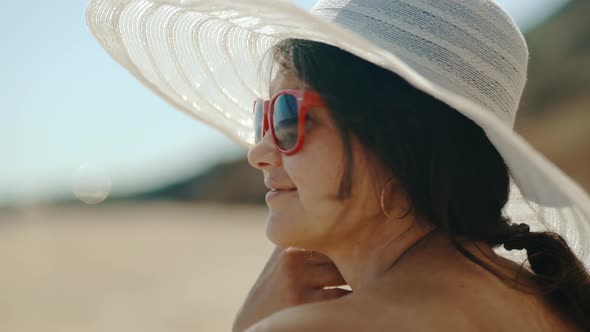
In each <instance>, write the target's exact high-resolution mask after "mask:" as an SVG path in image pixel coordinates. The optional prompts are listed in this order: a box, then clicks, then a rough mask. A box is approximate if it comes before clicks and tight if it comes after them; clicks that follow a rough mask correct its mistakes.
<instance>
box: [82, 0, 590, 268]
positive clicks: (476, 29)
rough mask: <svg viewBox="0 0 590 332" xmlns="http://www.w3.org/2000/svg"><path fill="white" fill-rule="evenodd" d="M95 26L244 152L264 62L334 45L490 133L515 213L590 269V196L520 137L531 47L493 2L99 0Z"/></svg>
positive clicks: (110, 47)
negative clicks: (287, 44)
mask: <svg viewBox="0 0 590 332" xmlns="http://www.w3.org/2000/svg"><path fill="white" fill-rule="evenodd" d="M87 21H88V25H89V27H90V30H91V32H92V33H93V34H94V36H95V37H96V38H97V40H98V41H99V43H100V44H101V45H102V47H103V48H104V49H105V50H106V51H107V52H108V53H109V54H110V55H111V56H112V57H113V58H114V59H115V60H116V61H117V62H119V63H120V64H121V65H123V66H124V67H125V68H126V69H127V70H129V71H130V72H131V73H132V74H133V75H134V76H135V77H136V78H137V79H138V80H139V81H141V82H142V83H143V84H145V85H146V86H147V87H149V88H150V89H151V90H152V91H153V92H155V93H156V94H158V95H159V96H160V97H162V98H163V99H165V100H166V101H168V102H169V103H170V104H172V105H173V106H175V107H176V108H178V109H179V110H181V111H183V112H186V113H188V114H190V115H192V116H194V117H195V118H197V119H199V120H200V121H202V122H205V123H207V124H209V125H211V126H213V127H215V128H217V129H219V130H221V131H222V132H224V133H225V134H226V135H228V136H229V137H230V138H232V139H234V140H236V141H237V142H239V143H240V144H242V145H243V146H245V147H249V146H251V145H252V144H253V142H254V131H253V114H252V110H251V107H252V103H253V100H254V99H255V98H258V97H263V98H268V95H267V90H268V87H267V85H265V84H268V82H263V83H262V84H260V78H261V77H263V78H264V77H270V76H269V73H267V72H266V71H267V70H269V68H268V67H269V66H265V65H261V61H262V60H263V58H264V55H265V53H266V52H267V51H268V50H269V49H270V48H271V47H272V46H273V45H274V44H276V43H277V42H278V41H280V40H282V39H285V38H300V39H309V40H314V41H319V42H323V43H326V44H330V45H334V46H337V47H339V48H341V49H343V50H346V51H348V52H350V53H352V54H355V55H356V56H358V57H361V58H363V59H365V60H367V61H369V62H372V63H374V64H377V65H379V66H381V67H383V68H386V69H388V70H391V71H392V72H394V73H396V74H398V75H399V76H401V77H403V78H404V79H405V80H407V81H408V82H409V83H410V84H412V85H413V86H415V87H416V88H418V89H420V90H423V91H425V92H426V93H429V94H430V95H432V96H434V97H435V98H438V99H440V100H441V101H443V102H445V103H447V104H448V105H450V106H452V107H453V108H454V109H456V110H457V111H459V112H461V113H462V114H464V115H465V116H467V117H468V118H470V119H471V120H473V121H474V122H475V123H477V124H478V125H479V126H481V127H482V128H483V129H484V130H485V132H486V134H487V136H488V138H489V139H490V141H491V142H492V143H493V144H494V146H495V147H496V148H497V150H498V151H499V152H500V154H501V155H502V157H503V158H504V160H505V162H506V164H507V165H508V167H509V169H510V175H511V179H512V186H511V196H510V200H509V202H508V204H507V206H506V207H505V209H504V213H505V214H506V215H507V216H508V217H510V218H512V220H513V221H514V222H526V223H529V224H532V226H533V229H535V225H537V224H538V225H539V227H542V228H544V229H549V230H552V231H555V232H557V233H558V234H560V235H561V236H563V237H564V238H565V239H566V241H567V242H568V244H569V245H570V247H571V248H572V249H573V251H574V252H575V254H576V255H577V257H578V258H579V259H580V260H581V261H582V262H583V263H584V265H585V267H586V269H588V270H590V246H589V241H590V199H589V198H588V195H587V193H586V192H585V191H584V190H583V189H582V188H581V187H580V186H578V185H577V184H576V183H575V182H574V181H572V180H571V179H570V178H569V177H567V176H566V175H565V174H564V173H563V172H562V171H561V170H560V169H559V168H557V167H556V166H555V165H554V164H552V163H551V162H549V161H548V160H547V159H546V158H545V157H544V156H542V155H541V154H540V153H539V152H537V151H536V150H535V149H534V148H532V147H531V146H530V145H529V144H528V143H527V142H526V141H525V140H524V139H523V138H522V137H521V136H519V135H518V134H516V133H515V132H514V131H513V124H514V119H515V116H516V111H517V109H518V105H519V102H520V98H521V95H522V91H523V89H524V85H525V82H526V72H527V63H528V50H527V46H526V43H525V40H524V38H523V36H522V34H521V33H520V31H519V30H518V28H517V27H516V25H515V24H514V21H513V20H512V19H511V18H510V17H509V16H508V15H507V14H506V13H505V12H504V11H503V10H502V9H501V8H500V7H499V6H498V5H497V4H496V3H495V2H494V1H492V0H462V1H457V0H436V1H435V0H320V1H319V2H318V3H317V4H316V5H315V6H314V8H313V9H312V10H311V12H308V11H305V10H303V9H301V8H299V7H297V6H295V5H293V4H291V3H290V2H287V1H279V0H91V2H90V5H89V7H88V10H87ZM481 190H486V189H485V188H482V189H481ZM521 193H522V194H521Z"/></svg>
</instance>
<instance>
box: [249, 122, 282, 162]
mask: <svg viewBox="0 0 590 332" xmlns="http://www.w3.org/2000/svg"><path fill="white" fill-rule="evenodd" d="M248 162H249V163H250V165H252V167H255V168H258V169H259V170H264V169H268V168H270V167H276V166H280V165H281V162H282V159H281V152H280V151H279V150H278V149H277V148H276V146H275V144H274V141H273V139H272V134H271V133H270V131H268V132H266V134H265V135H264V137H262V139H261V140H260V141H259V142H258V143H256V144H255V145H254V146H253V147H251V148H250V150H249V151H248Z"/></svg>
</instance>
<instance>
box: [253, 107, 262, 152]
mask: <svg viewBox="0 0 590 332" xmlns="http://www.w3.org/2000/svg"><path fill="white" fill-rule="evenodd" d="M263 115H264V107H263V104H262V101H260V100H257V101H255V102H254V142H255V143H258V142H260V140H262V136H263V135H262V130H263V128H264V126H263V123H262V119H263Z"/></svg>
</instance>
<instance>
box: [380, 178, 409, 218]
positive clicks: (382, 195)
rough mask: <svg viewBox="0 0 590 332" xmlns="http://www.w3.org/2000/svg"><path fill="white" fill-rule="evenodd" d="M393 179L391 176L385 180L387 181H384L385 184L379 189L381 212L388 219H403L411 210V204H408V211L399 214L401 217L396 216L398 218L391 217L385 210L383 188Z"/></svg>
mask: <svg viewBox="0 0 590 332" xmlns="http://www.w3.org/2000/svg"><path fill="white" fill-rule="evenodd" d="M393 180H394V178H391V179H389V180H387V182H385V184H384V185H383V189H382V190H381V197H380V198H381V199H380V201H381V212H383V214H384V215H385V216H386V217H387V218H389V219H397V220H400V219H404V218H405V217H407V216H408V214H410V212H411V211H412V206H410V208H409V209H408V211H407V212H406V213H404V215H403V216H401V217H398V218H395V217H392V216H391V215H390V214H389V213H388V212H387V210H386V209H385V188H386V187H387V185H388V184H389V183H391V181H393Z"/></svg>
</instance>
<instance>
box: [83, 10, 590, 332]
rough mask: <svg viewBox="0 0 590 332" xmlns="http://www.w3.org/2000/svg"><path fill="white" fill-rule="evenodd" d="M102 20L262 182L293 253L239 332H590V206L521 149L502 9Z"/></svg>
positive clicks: (265, 280)
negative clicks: (520, 252)
mask: <svg viewBox="0 0 590 332" xmlns="http://www.w3.org/2000/svg"><path fill="white" fill-rule="evenodd" d="M286 14H289V15H286ZM88 19H89V24H90V26H91V29H92V31H93V33H94V34H95V35H96V36H97V37H98V39H99V40H100V41H101V43H102V45H103V46H104V47H105V48H106V49H107V50H108V51H109V53H110V54H111V55H113V56H114V57H115V59H117V60H118V61H119V62H121V63H122V64H123V65H125V66H126V67H127V68H128V69H129V70H130V71H131V72H132V73H134V74H135V75H136V76H137V77H138V78H139V79H140V80H141V81H142V82H144V83H145V84H146V85H147V86H148V87H150V88H152V89H153V90H154V91H156V92H157V93H159V94H160V95H161V96H162V97H163V98H165V99H166V100H168V101H170V102H171V103H172V104H174V105H175V106H177V107H178V108H180V109H181V110H184V111H186V112H189V113H190V114H192V115H195V116H196V117H198V118H199V119H201V120H203V121H206V122H208V123H210V124H212V125H213V126H215V127H217V128H220V129H222V130H223V131H224V132H226V133H228V135H230V136H231V137H233V138H236V139H237V140H239V141H240V142H243V143H246V144H245V145H247V146H249V147H250V150H249V152H248V159H249V161H250V163H251V164H252V166H254V167H256V168H258V169H260V170H261V171H262V173H263V175H264V182H265V185H266V186H267V187H268V188H269V190H270V191H269V193H268V194H267V196H266V202H267V205H268V207H269V215H268V219H267V228H266V231H267V236H268V238H269V239H270V240H271V241H272V242H273V243H275V244H276V245H277V248H276V250H275V251H274V252H273V254H272V255H271V258H270V260H269V262H268V263H267V265H266V267H265V268H264V270H263V272H262V273H261V275H260V277H259V279H258V281H257V282H256V284H255V285H254V287H253V288H252V290H251V291H250V294H249V295H248V298H247V299H246V300H245V302H244V304H243V305H242V308H241V309H240V312H239V313H238V315H237V317H236V319H235V321H234V326H233V329H234V331H244V330H247V331H382V330H399V331H418V330H449V331H481V330H489V331H500V330H501V331H587V330H590V319H589V318H588V315H587V313H588V312H590V276H589V275H588V270H587V268H588V266H589V265H590V256H589V254H588V246H587V242H585V241H587V240H585V239H586V238H587V235H588V227H589V225H590V211H589V210H588V209H589V208H590V204H588V202H589V200H588V197H587V195H586V194H585V193H584V192H583V191H582V190H581V189H580V188H579V187H578V186H577V185H575V183H573V182H572V181H571V180H570V179H569V178H567V177H566V176H565V175H563V174H562V173H561V172H559V171H558V170H557V169H556V168H555V167H554V166H553V165H552V164H551V163H549V162H548V161H547V160H546V159H544V158H542V157H541V156H540V155H539V154H538V153H537V152H536V151H534V150H533V149H532V148H531V147H530V146H529V145H528V144H526V143H525V142H524V141H523V140H522V139H521V138H520V137H519V136H518V135H517V134H515V133H514V132H513V131H512V130H511V127H512V124H513V121H514V116H515V113H516V109H517V107H518V102H519V99H520V96H521V94H522V89H523V87H524V82H525V79H526V64H527V59H528V53H527V51H526V44H525V43H524V39H523V38H522V35H521V34H520V32H519V31H518V29H517V28H516V27H515V25H514V23H513V21H512V20H511V19H510V18H509V17H508V16H507V15H506V14H505V13H504V12H503V11H502V10H501V9H500V8H499V7H498V6H497V5H496V4H495V3H493V2H492V1H481V0H477V1H476V0H473V1H461V2H453V1H443V0H441V1H427V0H404V1H393V0H392V1H376V0H375V1H361V0H347V1H343V0H341V1H338V0H336V1H334V0H331V1H328V0H325V1H320V2H318V4H316V6H315V7H314V10H313V14H309V13H306V12H303V11H301V10H299V9H296V8H295V7H292V6H291V5H289V4H286V3H282V2H276V1H262V0H251V1H240V2H235V1H233V2H232V1H223V0H217V1H215V0H214V1H210V0H208V1H192V2H191V1H180V2H170V1H167V2H165V3H163V4H161V3H158V2H144V1H139V0H137V1H114V2H111V1H109V0H97V1H93V2H92V3H91V6H90V8H89V11H88ZM240 50H241V52H240ZM264 55H270V56H269V57H268V58H265V57H264ZM264 59H270V60H272V61H270V62H268V61H263V60H264ZM261 61H262V62H261ZM258 63H262V64H263V66H262V67H259V68H258V71H256V70H255V69H256V68H257V67H256V65H257V64H258ZM271 64H272V66H271ZM257 74H260V75H262V76H261V77H262V78H263V79H264V78H265V77H269V80H268V81H269V84H264V83H265V81H264V80H263V82H262V83H263V86H266V85H268V88H269V94H268V96H267V97H268V98H264V99H260V98H259V96H260V95H262V93H260V91H261V90H257V87H256V84H255V80H254V77H256V75H257ZM267 75H269V76H267ZM204 96H207V97H208V98H204ZM252 100H255V102H254V107H251V101H252ZM248 104H249V105H248ZM246 105H248V106H246ZM244 109H249V110H251V112H252V113H246V112H244V111H243V110H244ZM250 120H253V121H252V122H253V127H254V128H253V130H251V127H249V124H248V123H249V122H248V121H250ZM251 139H253V141H252V140H251ZM250 143H254V144H253V145H252V144H250ZM511 180H513V182H514V185H513V186H512V185H511V182H512V181H511ZM519 190H520V191H521V192H522V194H523V197H519ZM519 204H520V205H519ZM511 218H512V219H511ZM515 221H518V222H515ZM522 221H524V222H526V223H519V222H522ZM527 223H531V224H533V223H541V224H542V226H545V227H546V228H548V229H549V230H555V231H558V232H551V231H539V232H537V231H534V232H533V231H530V229H529V226H528V225H527ZM562 236H563V237H562ZM500 245H503V246H504V248H506V249H507V250H513V249H524V250H526V253H527V258H528V259H527V260H528V264H530V265H520V264H519V263H520V262H514V261H512V260H509V259H506V258H504V257H502V256H500V255H498V254H497V253H496V252H495V251H494V250H493V249H495V248H496V247H498V246H500ZM570 247H571V248H570ZM298 248H300V249H298ZM303 248H304V249H303ZM311 253H313V255H311ZM585 265H586V266H585ZM343 285H348V286H349V289H350V290H348V289H345V288H338V287H337V286H343ZM335 287H336V288H335Z"/></svg>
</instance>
